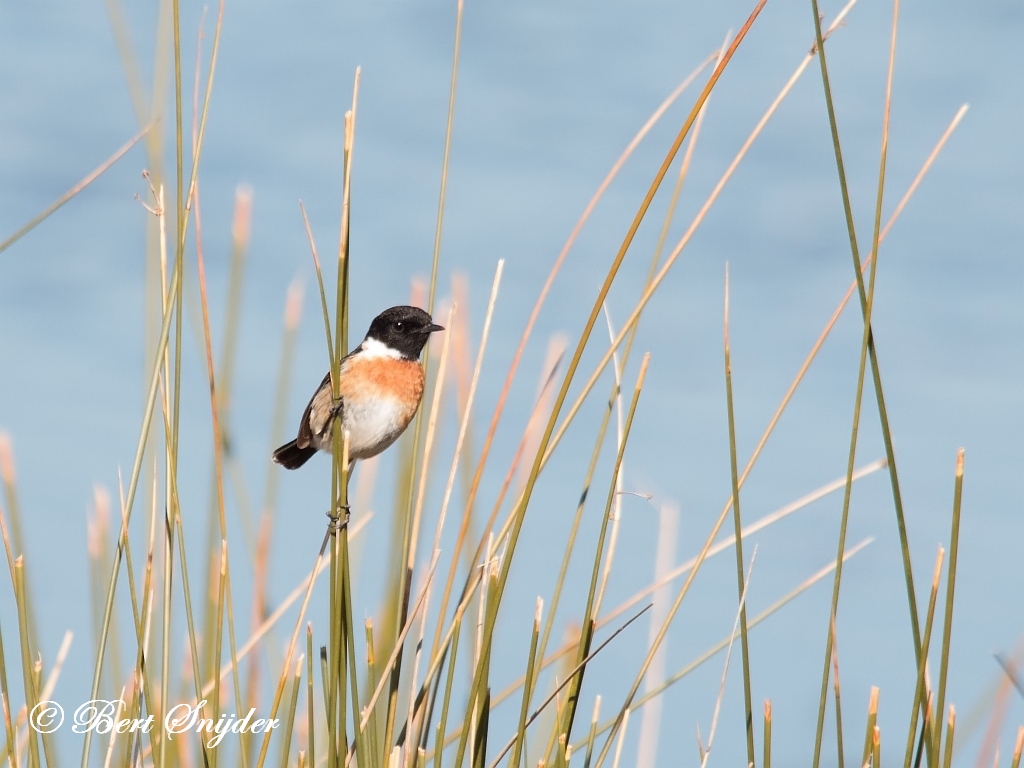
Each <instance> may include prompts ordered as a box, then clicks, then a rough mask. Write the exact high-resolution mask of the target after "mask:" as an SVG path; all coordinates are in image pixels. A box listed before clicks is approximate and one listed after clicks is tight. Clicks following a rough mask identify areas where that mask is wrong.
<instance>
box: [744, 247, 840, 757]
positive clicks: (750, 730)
mask: <svg viewBox="0 0 1024 768" xmlns="http://www.w3.org/2000/svg"><path fill="white" fill-rule="evenodd" d="M724 328H725V336H724V348H725V402H726V410H727V411H728V413H729V471H730V473H731V474H730V476H731V478H732V519H733V527H734V529H735V534H734V535H735V537H736V578H737V582H736V583H737V588H738V590H739V598H738V599H740V600H742V599H743V593H744V578H743V521H742V518H741V515H740V475H739V468H738V466H737V464H738V462H737V460H736V415H735V410H734V408H733V397H732V358H731V354H730V351H729V265H728V264H726V265H725V320H724ZM740 647H741V650H742V656H743V705H744V708H745V713H746V721H745V724H746V733H747V764H748V765H749V766H753V764H754V708H753V705H752V703H751V697H750V649H749V646H748V645H747V606H746V603H745V602H744V603H743V604H742V605H740ZM840 768H842V766H840Z"/></svg>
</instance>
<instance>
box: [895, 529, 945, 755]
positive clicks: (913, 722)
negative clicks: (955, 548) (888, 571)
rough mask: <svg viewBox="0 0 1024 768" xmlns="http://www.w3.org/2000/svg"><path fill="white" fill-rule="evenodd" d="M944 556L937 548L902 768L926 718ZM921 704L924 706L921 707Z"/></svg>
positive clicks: (929, 753)
mask: <svg viewBox="0 0 1024 768" xmlns="http://www.w3.org/2000/svg"><path fill="white" fill-rule="evenodd" d="M944 554H945V550H943V549H942V547H939V553H938V555H937V556H936V558H935V574H934V575H933V576H932V591H931V596H930V597H929V598H928V614H927V619H926V620H925V624H924V637H923V638H922V640H921V661H920V663H919V664H918V665H917V685H916V687H915V689H914V706H913V709H912V710H911V714H910V728H909V729H908V731H907V749H906V753H905V754H904V757H903V768H910V760H911V758H912V757H913V755H914V737H915V736H916V735H917V718H918V715H919V714H920V713H921V710H922V709H923V710H924V714H925V716H926V717H927V714H928V709H927V697H926V694H925V669H926V668H927V664H928V644H929V642H930V641H931V639H932V620H933V619H934V618H935V603H936V600H937V598H938V593H939V580H940V578H941V576H942V558H943V555H944ZM922 702H924V704H925V706H924V707H922ZM926 746H927V747H928V758H929V760H928V764H929V765H930V766H934V765H935V763H934V762H933V759H932V758H933V755H932V753H931V747H932V743H931V741H926Z"/></svg>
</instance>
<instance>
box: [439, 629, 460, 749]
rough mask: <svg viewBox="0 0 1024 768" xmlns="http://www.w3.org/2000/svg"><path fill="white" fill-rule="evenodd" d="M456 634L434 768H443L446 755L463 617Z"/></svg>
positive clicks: (442, 703)
mask: <svg viewBox="0 0 1024 768" xmlns="http://www.w3.org/2000/svg"><path fill="white" fill-rule="evenodd" d="M453 629H454V630H455V631H454V634H453V636H452V640H451V658H450V659H449V661H448V677H447V679H446V680H445V684H444V698H443V699H442V700H441V718H440V720H438V723H437V736H436V738H435V739H434V768H441V757H442V755H443V754H444V734H445V729H446V728H447V727H448V709H449V707H450V705H451V700H452V687H453V684H454V682H455V661H456V655H457V654H458V651H459V638H460V637H461V629H462V615H461V614H458V615H456V617H455V623H454V625H453Z"/></svg>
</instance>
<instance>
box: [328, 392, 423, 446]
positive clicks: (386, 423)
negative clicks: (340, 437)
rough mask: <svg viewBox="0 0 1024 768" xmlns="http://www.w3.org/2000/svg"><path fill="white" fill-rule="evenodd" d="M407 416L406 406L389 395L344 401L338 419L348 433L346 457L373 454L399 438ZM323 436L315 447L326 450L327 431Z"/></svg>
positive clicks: (329, 441)
mask: <svg viewBox="0 0 1024 768" xmlns="http://www.w3.org/2000/svg"><path fill="white" fill-rule="evenodd" d="M414 412H415V410H413V413H414ZM411 418H412V413H410V412H409V407H408V406H406V405H403V404H402V403H400V402H399V401H398V400H397V399H394V398H390V397H378V398H375V399H374V400H373V401H372V402H369V401H363V402H359V401H356V402H346V403H345V409H344V411H343V414H342V423H343V425H344V428H345V429H346V430H347V431H348V433H349V457H350V458H352V459H368V458H370V457H371V456H376V455H377V454H378V453H380V452H381V451H383V450H384V449H386V448H388V447H389V446H390V445H391V444H392V443H394V442H395V440H397V439H398V438H399V436H400V435H401V434H402V432H403V431H405V428H406V426H408V424H409V421H410V420H411ZM324 438H325V439H324V440H323V441H322V443H321V444H320V445H319V446H318V447H319V448H320V449H321V450H326V451H330V450H331V440H330V435H327V434H325V435H324Z"/></svg>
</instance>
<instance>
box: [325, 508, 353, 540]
mask: <svg viewBox="0 0 1024 768" xmlns="http://www.w3.org/2000/svg"><path fill="white" fill-rule="evenodd" d="M342 510H344V511H345V516H344V517H342V516H341V515H340V514H338V513H340V512H341V511H342ZM350 511H351V510H350V508H349V505H348V504H338V505H337V506H336V507H335V508H334V509H333V510H331V511H330V512H328V513H327V519H328V521H329V522H328V523H327V533H328V535H330V536H334V535H335V534H337V533H338V531H340V530H341V529H342V528H346V527H347V526H348V519H349V516H350Z"/></svg>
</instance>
